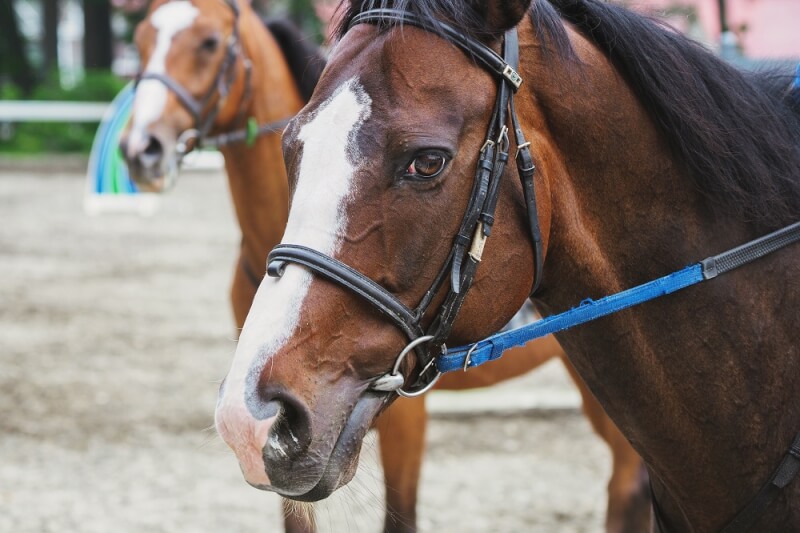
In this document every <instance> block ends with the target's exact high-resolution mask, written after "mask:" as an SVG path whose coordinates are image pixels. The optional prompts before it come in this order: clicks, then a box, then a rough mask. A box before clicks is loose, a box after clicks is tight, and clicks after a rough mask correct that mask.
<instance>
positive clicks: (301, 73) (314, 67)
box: [264, 19, 325, 102]
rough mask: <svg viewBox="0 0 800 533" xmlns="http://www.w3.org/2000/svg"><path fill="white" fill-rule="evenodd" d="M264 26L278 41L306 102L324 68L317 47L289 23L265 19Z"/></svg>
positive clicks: (323, 62) (323, 61) (283, 20)
mask: <svg viewBox="0 0 800 533" xmlns="http://www.w3.org/2000/svg"><path fill="white" fill-rule="evenodd" d="M264 25H265V26H266V27H267V30H269V32H270V33H271V34H272V36H273V37H275V40H276V41H278V46H280V48H281V51H282V52H283V56H284V57H285V58H286V62H287V63H288V64H289V70H291V72H292V76H293V77H294V80H295V82H297V88H298V89H300V94H301V95H302V96H303V101H305V102H308V100H309V99H310V98H311V94H312V93H313V92H314V87H316V86H317V82H318V81H319V77H320V75H321V74H322V69H324V68H325V57H324V56H323V55H322V52H321V51H320V49H319V47H318V46H317V45H315V44H314V43H313V42H312V41H311V40H310V39H309V38H308V37H306V36H305V35H303V33H302V32H301V31H300V30H299V29H298V28H297V26H295V25H294V24H293V23H292V22H291V21H289V20H287V19H267V20H264Z"/></svg>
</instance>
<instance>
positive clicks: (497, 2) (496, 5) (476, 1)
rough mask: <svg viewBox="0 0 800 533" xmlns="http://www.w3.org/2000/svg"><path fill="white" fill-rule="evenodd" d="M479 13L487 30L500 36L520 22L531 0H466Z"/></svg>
mask: <svg viewBox="0 0 800 533" xmlns="http://www.w3.org/2000/svg"><path fill="white" fill-rule="evenodd" d="M467 1H468V2H469V3H470V4H472V7H473V9H475V11H477V12H478V13H480V14H481V15H482V16H483V17H484V19H485V21H486V27H487V30H489V32H490V33H491V34H493V35H497V36H500V35H502V34H503V33H505V32H506V31H507V30H510V29H511V28H513V27H514V26H516V25H517V24H519V23H520V21H521V20H522V17H524V16H525V13H527V11H528V9H529V8H530V7H531V0H467Z"/></svg>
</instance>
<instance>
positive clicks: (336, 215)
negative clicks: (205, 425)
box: [216, 79, 372, 485]
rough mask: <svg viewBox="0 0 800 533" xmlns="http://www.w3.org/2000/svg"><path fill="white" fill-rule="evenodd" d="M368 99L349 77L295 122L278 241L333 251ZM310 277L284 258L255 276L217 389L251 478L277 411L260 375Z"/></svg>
mask: <svg viewBox="0 0 800 533" xmlns="http://www.w3.org/2000/svg"><path fill="white" fill-rule="evenodd" d="M371 103H372V101H371V99H370V98H369V96H368V95H367V94H366V93H365V92H364V90H363V89H362V88H361V86H360V84H359V83H358V82H357V81H356V80H355V79H351V80H349V81H348V82H347V83H345V84H344V85H342V86H341V87H340V88H339V89H338V90H337V91H336V93H334V94H333V96H331V97H330V98H329V99H328V100H327V101H326V102H324V103H323V104H322V105H320V106H319V108H318V109H317V110H316V112H315V114H314V116H313V118H312V119H311V120H310V121H309V122H307V123H306V124H305V125H303V126H302V127H301V129H300V132H299V133H298V136H297V140H298V141H302V142H303V143H304V145H303V152H302V154H303V155H302V159H301V160H300V162H299V168H298V177H297V191H296V192H295V195H294V198H295V201H294V203H293V204H292V208H291V211H290V213H289V221H288V223H287V226H286V232H285V234H284V237H283V242H284V243H290V244H301V245H304V246H308V247H310V248H315V249H317V250H319V251H320V252H322V253H324V254H328V255H334V254H335V252H336V250H337V248H338V246H339V243H340V241H341V239H340V237H341V236H342V235H344V231H345V226H346V224H347V216H346V212H345V203H346V201H347V200H348V199H349V198H351V197H352V193H353V191H352V188H353V174H354V171H355V168H356V167H357V165H358V149H357V145H356V136H357V134H358V131H359V129H360V127H361V124H362V123H363V122H364V121H365V120H366V119H367V117H369V115H370V112H371ZM311 282H312V274H311V273H310V272H309V271H308V270H306V269H304V268H302V267H298V266H295V265H288V266H287V267H286V272H285V273H284V274H283V276H282V277H281V278H279V279H275V278H265V279H264V281H262V282H261V285H260V286H259V288H258V292H257V293H256V296H255V299H254V300H253V305H252V306H251V307H250V312H249V314H248V315H247V320H246V321H245V324H244V328H243V329H242V333H241V335H240V336H239V344H238V346H237V348H236V354H235V355H234V358H233V364H232V366H231V370H230V372H229V373H228V377H227V378H226V380H225V386H224V387H223V389H222V390H221V391H220V399H219V402H218V404H217V411H216V424H217V430H218V431H219V433H220V435H221V436H222V438H223V439H224V440H225V442H227V443H228V445H229V446H230V447H231V448H233V450H234V452H235V453H236V456H237V457H238V458H239V462H240V464H241V466H242V470H243V472H244V475H245V479H247V481H249V482H250V483H253V484H256V485H265V484H268V483H269V480H268V478H267V477H266V473H265V471H264V470H265V468H264V463H263V459H262V455H261V450H262V449H263V447H264V446H265V445H267V434H268V432H269V427H270V426H271V425H272V422H273V421H274V419H275V413H274V412H272V413H265V412H263V405H261V404H262V403H263V402H260V401H259V398H258V390H257V387H258V379H259V376H260V375H261V372H262V370H263V369H264V367H265V365H267V364H268V363H269V360H270V358H271V357H272V356H273V355H274V354H275V353H277V352H278V350H280V348H281V347H282V346H283V344H284V343H285V342H286V340H287V339H289V338H290V337H291V336H292V335H293V334H294V332H295V329H296V328H297V327H298V326H299V325H300V324H299V320H300V311H301V309H302V305H303V300H304V299H305V297H306V294H307V292H308V289H309V286H310V285H311ZM269 444H270V445H275V444H277V442H275V443H273V442H272V441H270V443H269ZM279 451H280V450H279Z"/></svg>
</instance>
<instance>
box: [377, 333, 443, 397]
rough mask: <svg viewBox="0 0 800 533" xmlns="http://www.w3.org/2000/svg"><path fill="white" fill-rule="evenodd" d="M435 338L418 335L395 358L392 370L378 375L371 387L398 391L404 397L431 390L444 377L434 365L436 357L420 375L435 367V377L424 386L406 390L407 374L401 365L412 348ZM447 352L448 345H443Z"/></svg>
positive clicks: (378, 389) (386, 390) (419, 394)
mask: <svg viewBox="0 0 800 533" xmlns="http://www.w3.org/2000/svg"><path fill="white" fill-rule="evenodd" d="M432 339H433V335H423V336H422V337H417V338H416V339H414V340H413V341H411V342H409V343H408V344H407V345H406V347H405V348H403V350H402V351H401V352H400V354H399V355H398V356H397V359H395V362H394V366H393V367H392V370H391V372H388V373H386V374H384V375H382V376H380V377H378V378H377V379H376V380H375V381H373V382H372V385H370V389H372V390H375V391H379V392H396V393H397V394H399V395H400V396H403V397H404V398H416V397H417V396H421V395H423V394H425V393H426V392H428V391H429V390H431V389H432V388H433V386H434V385H436V382H437V381H439V378H440V377H442V373H441V372H439V370H437V369H436V367H435V366H434V362H435V360H436V359H435V358H433V357H432V358H431V360H430V361H428V363H427V364H426V365H425V366H424V367H423V368H422V370H421V371H420V373H419V375H420V378H421V377H422V376H423V375H425V373H426V372H428V370H430V369H431V368H433V369H434V370H436V374H434V376H433V378H432V379H431V380H430V381H428V382H427V383H425V385H423V386H422V387H420V388H419V389H415V390H404V389H403V385H404V384H405V382H406V378H405V376H404V375H403V374H402V373H401V372H400V365H401V364H402V363H403V360H404V359H405V358H406V355H408V354H409V353H410V352H411V351H412V350H414V349H415V348H416V347H417V346H419V345H420V344H423V343H426V342H428V341H430V340H432ZM446 352H447V346H446V345H444V344H443V345H442V354H444V353H446Z"/></svg>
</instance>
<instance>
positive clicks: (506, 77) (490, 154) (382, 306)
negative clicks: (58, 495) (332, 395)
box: [267, 9, 543, 397]
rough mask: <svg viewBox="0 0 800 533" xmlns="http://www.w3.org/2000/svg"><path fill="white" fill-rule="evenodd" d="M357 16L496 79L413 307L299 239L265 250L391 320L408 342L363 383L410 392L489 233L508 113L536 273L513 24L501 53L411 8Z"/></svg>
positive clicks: (438, 348) (425, 380) (275, 270)
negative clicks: (456, 55)
mask: <svg viewBox="0 0 800 533" xmlns="http://www.w3.org/2000/svg"><path fill="white" fill-rule="evenodd" d="M363 23H370V24H376V25H378V26H380V27H389V26H390V25H392V24H410V25H412V26H416V27H418V28H421V29H424V30H427V31H430V32H433V33H436V34H437V35H440V36H442V37H443V38H445V39H446V40H448V41H449V42H451V43H453V44H455V45H456V46H458V47H459V48H461V49H462V50H463V51H464V52H465V53H466V54H467V55H468V56H470V57H471V58H473V59H474V60H476V61H477V62H478V63H479V64H480V65H481V66H483V67H484V68H485V69H486V70H488V71H489V72H490V73H491V74H492V75H493V76H494V77H495V78H497V80H498V87H497V97H496V100H495V104H494V110H493V112H492V117H491V119H490V121H489V127H488V130H487V133H486V138H485V142H484V143H483V146H482V148H481V150H480V155H479V159H478V165H477V169H476V171H475V179H474V181H473V185H472V193H471V196H470V200H469V203H468V204H467V208H466V211H465V213H464V217H463V219H462V221H461V225H460V227H459V230H458V233H457V234H456V236H455V239H454V241H453V245H452V247H451V249H450V253H449V255H448V256H447V260H446V261H445V263H444V265H442V268H441V269H440V270H439V273H438V274H437V276H436V278H435V279H434V282H433V284H432V285H431V287H430V288H429V289H428V290H427V292H426V293H425V295H424V296H423V298H422V301H421V302H420V303H419V305H418V306H417V307H416V308H414V309H411V308H409V307H407V306H406V305H405V304H403V303H402V302H401V301H400V300H399V299H398V298H397V297H396V296H395V295H393V294H392V293H390V292H389V291H387V290H386V289H384V288H383V287H382V286H380V285H379V284H378V283H376V282H375V281H373V280H372V279H370V278H368V277H367V276H365V275H364V274H362V273H361V272H358V271H357V270H355V269H353V268H352V267H350V266H348V265H346V264H344V263H342V262H341V261H338V260H336V259H334V258H332V257H329V256H327V255H325V254H322V253H320V252H318V251H316V250H313V249H311V248H307V247H304V246H298V245H292V244H281V245H278V246H276V247H275V248H274V249H273V250H272V252H270V254H269V258H268V268H267V273H268V274H269V275H270V276H272V277H280V276H281V275H282V274H283V271H284V269H285V267H286V264H287V263H295V264H299V265H302V266H304V267H306V268H308V269H310V270H312V271H314V272H315V273H317V274H319V275H321V276H323V277H325V278H327V279H329V280H331V281H334V282H336V283H338V284H340V285H342V286H344V287H346V288H348V289H350V290H351V291H352V292H354V293H356V294H358V295H359V296H361V297H362V298H364V299H366V300H367V301H368V302H369V303H371V304H372V305H373V306H374V307H375V308H377V309H378V310H379V311H381V312H382V313H383V314H384V315H386V316H387V317H389V318H390V319H391V320H392V321H394V323H395V324H396V325H397V327H399V328H400V329H401V330H402V331H403V332H404V333H405V334H406V336H407V337H408V339H409V341H410V343H409V344H408V345H407V346H406V348H405V349H403V351H402V352H401V353H400V355H399V356H398V357H397V359H396V361H395V364H394V366H393V368H392V370H391V371H390V372H388V373H387V374H385V375H383V376H380V377H378V378H377V379H376V380H375V381H374V382H373V384H372V386H371V388H372V390H377V391H383V392H397V393H398V394H400V395H401V396H407V397H411V396H418V395H420V394H423V393H424V392H426V391H427V390H429V389H430V388H431V387H432V386H433V385H434V384H435V383H436V380H438V378H439V376H441V373H440V372H439V371H438V370H437V369H436V366H435V365H434V364H433V363H434V361H435V358H436V357H437V356H439V355H444V354H446V352H447V347H446V345H445V341H446V340H447V338H448V337H449V335H450V332H451V330H452V328H453V324H454V322H455V320H456V316H457V315H458V312H459V311H460V309H461V306H462V304H463V302H464V298H465V297H466V294H467V292H468V291H469V289H470V287H471V286H472V283H473V281H474V279H475V272H476V270H477V268H478V264H479V263H480V261H481V255H482V253H483V248H484V245H485V243H486V239H487V238H488V237H489V235H490V234H491V230H492V226H493V224H494V213H495V209H496V207H497V200H498V196H499V192H500V180H501V178H502V176H503V172H504V171H505V167H506V163H507V162H508V159H509V148H510V142H509V138H508V125H507V123H508V119H509V118H510V120H511V126H512V128H513V135H514V140H515V143H516V155H515V160H516V163H517V170H518V172H519V176H520V179H521V181H522V188H523V191H524V195H525V203H526V206H527V212H528V223H529V227H530V233H531V238H532V241H533V250H534V282H533V288H532V290H531V293H533V292H534V291H535V290H536V288H537V287H538V284H539V281H540V279H541V271H542V261H543V251H542V239H541V231H540V229H539V217H538V214H537V209H536V197H535V190H534V172H535V166H534V164H533V159H532V157H531V154H530V143H529V142H526V141H525V136H524V135H523V132H522V128H521V127H520V124H519V120H518V118H517V113H516V110H515V108H514V93H515V92H516V91H517V89H518V88H519V86H520V85H521V84H522V78H521V77H520V76H519V74H518V73H517V65H518V63H519V43H518V40H517V32H516V29H511V30H509V31H508V32H506V34H505V39H504V44H503V56H502V57H501V56H499V55H498V54H497V53H496V52H495V51H494V50H492V49H491V48H489V47H488V46H486V45H484V44H483V43H481V42H479V41H477V40H475V39H473V38H471V37H468V36H466V35H464V34H462V33H460V32H458V31H456V30H455V29H454V28H452V27H451V26H449V25H447V24H445V23H443V22H440V21H436V20H433V21H427V20H421V19H420V18H419V17H417V16H416V15H414V14H412V13H408V12H405V11H401V10H396V9H372V10H369V11H365V12H363V13H360V14H358V15H356V16H355V17H353V20H352V21H351V22H350V25H349V28H352V27H353V26H355V25H357V24H363ZM448 276H449V278H450V286H449V288H448V292H447V295H446V296H445V299H444V301H443V302H442V304H441V305H440V306H439V308H438V310H437V312H436V315H435V316H434V318H433V320H432V321H431V323H430V325H429V326H428V327H427V329H426V328H423V326H422V320H423V317H424V316H425V314H426V312H427V311H428V308H429V307H430V305H431V302H432V301H433V299H434V297H435V296H436V294H438V293H439V291H440V289H441V288H442V287H443V285H444V283H445V281H446V280H447V278H448ZM412 350H413V351H415V353H416V354H417V357H418V362H419V366H420V368H421V370H420V371H419V372H418V374H417V378H416V380H415V382H414V383H413V384H412V386H411V387H410V388H408V389H404V388H403V387H404V385H405V382H406V377H405V376H404V375H403V374H402V373H401V372H400V368H401V364H402V363H403V360H404V359H405V357H406V355H407V354H409V353H410V352H411V351H412Z"/></svg>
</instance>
